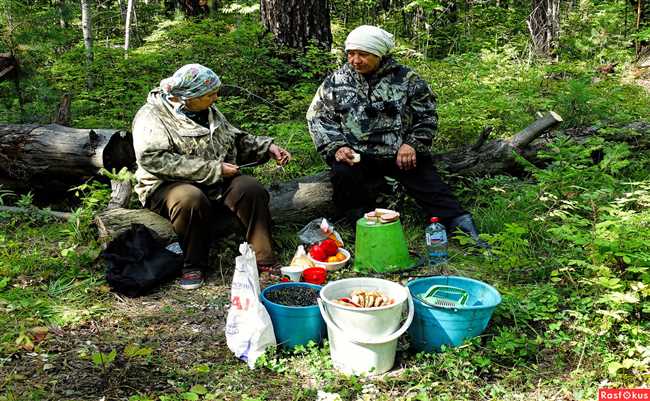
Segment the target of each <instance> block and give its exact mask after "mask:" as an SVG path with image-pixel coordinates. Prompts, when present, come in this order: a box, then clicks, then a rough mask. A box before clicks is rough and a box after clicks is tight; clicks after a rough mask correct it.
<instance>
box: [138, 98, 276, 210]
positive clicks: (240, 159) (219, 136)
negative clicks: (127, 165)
mask: <svg viewBox="0 0 650 401" xmlns="http://www.w3.org/2000/svg"><path fill="white" fill-rule="evenodd" d="M209 120H210V129H208V128H205V127H203V126H201V125H199V124H197V123H195V122H194V121H192V120H191V119H190V118H189V117H187V116H185V115H184V114H182V113H181V112H178V111H176V110H174V106H173V104H171V103H169V102H167V101H165V100H163V98H162V95H161V93H160V92H159V90H158V89H154V90H152V91H151V92H150V93H149V97H148V99H147V103H146V104H145V105H144V106H142V107H141V108H140V110H139V111H138V113H137V114H136V116H135V118H134V119H133V147H134V149H135V156H136V160H137V163H138V169H137V171H136V172H135V177H136V179H137V184H136V186H135V191H136V193H137V194H138V197H139V199H140V202H142V204H143V205H144V204H145V202H146V200H147V198H148V197H149V196H150V195H151V194H152V193H153V191H154V190H155V189H156V188H158V187H159V186H160V184H162V183H163V182H164V181H185V182H193V183H196V184H199V185H201V186H204V187H210V189H211V190H210V191H209V194H210V196H211V197H213V198H215V199H216V198H219V197H220V196H221V189H220V186H219V185H218V184H219V183H220V182H221V178H222V177H221V163H222V162H227V163H235V164H242V163H248V162H252V161H256V160H259V161H266V160H268V159H269V155H268V150H269V146H270V145H271V143H272V142H273V139H272V138H269V137H263V136H255V135H250V134H247V133H245V132H243V131H240V130H239V129H237V128H235V127H234V126H232V125H231V124H230V123H229V122H228V121H227V120H226V118H225V117H224V116H223V114H221V112H219V110H218V109H217V108H216V107H215V106H212V107H211V108H210V110H209Z"/></svg>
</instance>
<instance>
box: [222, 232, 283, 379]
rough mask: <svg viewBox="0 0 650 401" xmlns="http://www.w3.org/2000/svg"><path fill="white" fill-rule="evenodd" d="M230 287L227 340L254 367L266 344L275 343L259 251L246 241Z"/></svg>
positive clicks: (239, 355) (241, 247)
mask: <svg viewBox="0 0 650 401" xmlns="http://www.w3.org/2000/svg"><path fill="white" fill-rule="evenodd" d="M239 252H240V253H241V256H237V257H236V258H235V273H234V274H233V276H232V287H231V288H230V309H229V310H228V318H227V319H226V342H227V344H228V348H229V349H230V350H231V351H232V352H233V353H234V354H235V356H236V357H237V358H239V359H241V360H243V361H245V362H247V363H248V367H249V368H251V369H253V368H254V367H255V361H256V360H257V358H258V357H259V356H260V355H262V354H263V353H264V350H265V349H266V347H268V346H271V345H275V344H276V342H275V334H273V323H272V322H271V317H270V316H269V314H268V312H267V311H266V308H264V305H263V304H262V302H260V279H259V275H258V273H257V263H256V260H255V252H253V250H252V249H251V247H250V245H248V244H247V243H246V242H244V243H242V244H241V245H239Z"/></svg>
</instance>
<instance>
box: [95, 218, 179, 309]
mask: <svg viewBox="0 0 650 401" xmlns="http://www.w3.org/2000/svg"><path fill="white" fill-rule="evenodd" d="M155 236H156V234H155V233H154V232H153V231H151V230H150V229H149V228H147V227H145V226H144V225H142V224H135V223H134V224H131V228H129V229H128V230H126V231H124V232H122V233H120V234H119V235H118V236H117V237H115V239H113V240H112V241H111V242H110V243H109V244H108V246H107V247H106V249H105V250H104V251H103V252H102V253H101V256H102V257H103V258H104V259H105V260H106V263H107V264H108V268H107V269H106V281H108V284H109V285H110V286H111V289H112V290H113V291H116V292H118V293H120V294H124V295H126V296H129V297H138V296H141V295H145V294H147V293H149V292H150V291H151V290H153V289H154V288H156V287H157V286H159V285H160V284H162V283H164V282H166V281H168V280H171V279H172V278H174V277H175V276H176V275H178V273H179V272H180V270H181V267H182V264H183V256H182V255H177V254H176V253H174V252H172V251H169V250H167V249H165V247H164V245H162V244H161V242H160V241H157V240H156V237H155Z"/></svg>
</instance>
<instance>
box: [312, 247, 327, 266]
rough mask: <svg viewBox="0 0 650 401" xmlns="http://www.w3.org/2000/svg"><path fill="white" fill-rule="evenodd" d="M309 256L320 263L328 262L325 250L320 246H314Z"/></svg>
mask: <svg viewBox="0 0 650 401" xmlns="http://www.w3.org/2000/svg"><path fill="white" fill-rule="evenodd" d="M309 256H311V257H312V258H314V259H315V260H317V261H319V262H325V261H326V260H327V255H326V254H325V250H323V248H322V247H321V246H320V245H312V247H311V248H309Z"/></svg>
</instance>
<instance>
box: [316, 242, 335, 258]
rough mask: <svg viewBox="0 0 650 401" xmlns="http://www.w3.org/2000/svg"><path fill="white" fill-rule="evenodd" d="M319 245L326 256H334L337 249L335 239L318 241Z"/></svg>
mask: <svg viewBox="0 0 650 401" xmlns="http://www.w3.org/2000/svg"><path fill="white" fill-rule="evenodd" d="M320 247H321V248H322V249H323V252H325V255H326V256H334V255H336V253H337V252H338V251H339V247H338V245H336V241H334V240H332V239H326V240H323V242H321V243H320Z"/></svg>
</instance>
